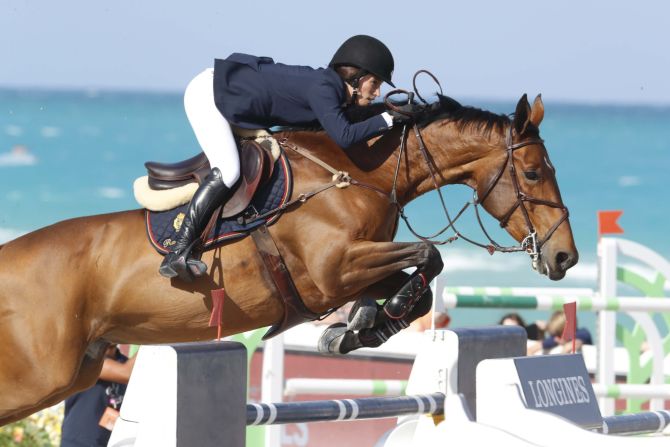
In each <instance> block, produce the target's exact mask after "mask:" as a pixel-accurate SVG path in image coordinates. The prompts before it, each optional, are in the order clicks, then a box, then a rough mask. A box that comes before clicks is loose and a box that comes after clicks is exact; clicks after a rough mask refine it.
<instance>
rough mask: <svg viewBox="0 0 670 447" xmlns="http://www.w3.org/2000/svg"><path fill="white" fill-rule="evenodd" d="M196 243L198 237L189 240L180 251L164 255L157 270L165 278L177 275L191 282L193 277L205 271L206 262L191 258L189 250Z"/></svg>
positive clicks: (191, 249)
mask: <svg viewBox="0 0 670 447" xmlns="http://www.w3.org/2000/svg"><path fill="white" fill-rule="evenodd" d="M197 243H198V239H196V240H194V241H193V242H191V243H190V244H189V245H188V246H187V247H186V249H184V250H182V251H181V252H170V253H168V254H167V255H165V258H164V259H163V262H162V263H161V266H160V268H159V269H158V272H159V273H160V274H161V275H162V276H165V277H166V278H174V277H176V276H178V277H179V278H180V279H181V280H183V281H186V282H193V280H194V279H195V278H198V277H200V276H203V275H204V274H205V273H207V264H205V263H204V262H202V261H201V260H200V259H197V258H191V257H190V255H191V252H192V251H193V248H194V247H195V245H196V244H197Z"/></svg>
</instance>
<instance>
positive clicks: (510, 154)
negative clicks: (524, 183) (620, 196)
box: [391, 123, 569, 263]
mask: <svg viewBox="0 0 670 447" xmlns="http://www.w3.org/2000/svg"><path fill="white" fill-rule="evenodd" d="M413 128H414V135H415V137H416V139H417V142H418V144H419V150H420V151H421V154H422V155H423V158H424V161H425V162H426V166H427V167H428V171H429V172H430V176H431V179H432V180H433V185H434V186H435V189H436V190H437V193H438V196H439V197H440V203H441V205H442V209H443V211H444V214H445V216H446V218H447V222H448V224H447V225H446V226H445V227H444V228H442V229H441V230H440V231H438V232H437V233H435V234H433V235H431V236H422V235H420V234H418V233H417V232H416V231H415V230H414V228H413V227H412V225H411V224H410V222H409V218H408V217H407V216H406V215H405V213H404V208H403V207H401V206H400V205H399V204H398V203H397V201H396V202H395V204H396V206H397V208H398V212H399V213H400V217H402V219H403V220H404V221H405V224H406V225H407V227H408V228H409V230H410V232H411V233H412V234H413V235H414V236H416V237H417V238H419V239H421V240H422V241H424V242H428V243H431V244H434V245H443V244H447V243H450V242H453V241H455V240H456V239H459V238H460V239H463V240H465V241H467V242H469V243H471V244H473V245H476V246H478V247H482V248H485V249H486V250H487V251H488V252H489V254H493V253H494V252H496V251H498V252H502V253H511V252H518V251H525V252H527V253H528V254H529V255H530V256H531V258H532V259H533V263H537V261H538V259H539V257H540V253H541V249H542V246H543V245H544V244H545V243H546V242H547V241H548V240H549V239H550V238H551V236H552V235H553V234H554V232H555V231H556V230H557V229H558V227H559V226H560V225H561V224H562V223H563V222H564V221H565V220H566V219H567V218H568V215H569V212H568V209H567V207H566V206H565V205H563V204H562V203H558V202H552V201H548V200H543V199H538V198H535V197H532V196H529V195H527V194H526V193H524V192H523V191H521V188H520V186H519V179H518V177H517V172H516V167H515V164H514V151H516V150H517V149H521V148H523V147H526V146H530V145H533V144H540V145H542V146H543V147H544V140H542V139H540V138H532V139H528V140H525V141H522V142H519V143H513V135H512V126H510V127H509V132H508V133H507V135H506V138H505V144H506V149H505V150H506V152H507V154H506V157H505V161H504V163H503V164H502V165H501V167H500V169H499V170H498V172H497V173H496V175H495V176H494V177H493V178H492V180H491V181H490V182H489V184H488V186H487V187H486V190H485V192H484V194H483V195H482V196H481V197H478V196H477V190H475V191H474V192H473V200H472V201H471V202H466V203H465V204H464V205H463V207H462V208H461V209H460V211H459V212H458V214H457V215H456V217H455V218H454V219H452V218H451V216H450V214H449V211H448V209H447V206H446V203H445V200H444V196H443V195H442V190H441V188H440V186H439V184H438V182H437V175H436V173H435V170H434V167H433V164H432V163H431V161H430V158H429V156H428V150H427V148H426V145H425V143H424V141H423V137H422V136H421V131H420V129H419V126H418V125H417V124H416V123H414V124H413ZM406 129H407V125H405V128H404V129H403V134H402V140H401V143H400V151H399V154H398V162H397V165H396V177H394V179H393V191H392V192H391V197H393V198H394V199H395V197H396V181H397V172H398V170H399V167H400V160H401V159H402V153H403V152H404V151H406V150H407V149H406V145H407V134H406ZM506 168H507V169H509V171H510V176H511V178H512V184H513V185H514V192H515V194H516V202H515V203H514V204H513V205H512V206H511V207H510V209H509V210H508V211H507V212H506V213H505V214H504V215H503V217H502V218H501V219H500V227H501V228H505V227H506V226H507V224H508V223H509V220H510V218H511V217H512V214H514V212H515V211H516V210H517V208H521V211H522V214H523V217H524V220H525V221H526V226H527V228H528V234H527V236H526V237H525V238H524V239H523V240H522V241H521V243H520V244H519V245H518V246H502V245H500V244H498V243H497V242H496V241H495V240H494V239H493V238H492V237H491V236H490V235H489V233H488V232H487V231H486V227H485V226H484V222H483V221H482V219H481V215H480V213H479V205H482V204H483V203H484V201H485V200H486V199H487V198H488V196H489V195H490V193H491V191H493V189H494V188H495V187H496V185H497V184H498V182H499V181H500V179H501V178H502V176H503V174H504V172H505V169H506ZM526 202H529V203H535V204H538V205H544V206H549V207H551V208H559V209H561V210H562V211H563V213H562V215H561V217H560V218H559V219H558V220H557V221H556V222H555V223H554V224H553V225H552V227H551V228H550V229H549V231H548V232H547V234H546V235H545V236H544V238H542V239H538V236H537V231H536V230H535V227H534V226H533V223H532V222H531V220H530V216H529V215H528V209H527V208H526ZM470 205H473V207H474V209H475V215H476V217H477V222H478V223H479V227H480V228H481V230H482V232H483V233H484V235H485V236H486V238H487V239H488V240H489V243H488V244H485V243H481V242H477V241H475V240H473V239H471V238H469V237H467V236H465V235H463V233H461V232H460V231H458V229H457V228H456V225H455V224H456V221H458V219H459V218H460V217H461V216H462V215H463V213H464V212H465V210H466V209H467V208H468V207H469V206H470ZM450 228H451V229H452V230H453V231H454V236H452V237H449V238H447V239H445V240H442V241H436V240H434V239H435V238H436V237H438V236H440V235H442V234H443V233H444V232H445V231H447V230H448V229H450Z"/></svg>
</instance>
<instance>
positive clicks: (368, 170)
mask: <svg viewBox="0 0 670 447" xmlns="http://www.w3.org/2000/svg"><path fill="white" fill-rule="evenodd" d="M407 132H408V134H409V135H408V137H407V145H406V148H405V149H406V151H405V153H404V154H403V156H402V159H401V161H400V166H399V170H398V176H397V181H396V185H395V188H396V193H397V197H398V200H399V202H400V203H401V204H402V205H404V204H406V203H407V202H410V201H411V200H413V199H415V198H416V197H418V196H420V195H422V194H424V193H426V192H428V191H431V190H433V189H435V186H434V183H433V177H432V175H431V172H430V170H429V168H428V164H427V162H426V159H425V157H424V155H423V153H422V151H421V150H420V147H419V143H418V140H417V137H416V135H415V134H414V131H413V129H412V128H408V129H407ZM421 135H422V138H423V140H424V142H425V146H426V150H427V153H428V157H429V159H431V160H432V162H433V163H434V171H435V174H436V176H435V179H436V181H437V183H438V185H439V186H444V185H447V184H455V183H464V184H467V185H469V186H471V187H474V186H475V182H476V179H474V177H473V176H474V173H475V171H481V169H480V168H481V164H482V162H483V160H484V159H485V158H487V156H488V155H490V152H491V150H497V149H498V148H499V146H500V140H501V138H503V137H502V136H501V135H502V133H500V134H498V133H496V132H492V133H491V135H490V136H488V137H485V136H483V135H482V134H481V133H476V132H470V131H460V130H459V129H458V123H457V122H450V123H446V124H441V125H429V126H427V127H426V128H425V129H423V130H421ZM278 137H279V138H281V137H286V138H288V139H289V141H291V142H293V143H294V144H297V145H298V146H302V147H305V148H307V149H309V151H310V152H312V153H313V154H314V155H316V156H317V157H318V158H319V159H322V160H323V161H325V162H326V163H329V164H330V165H331V166H333V168H335V169H338V170H345V171H346V170H348V171H349V173H350V174H351V175H352V176H353V177H354V178H355V179H356V180H358V181H361V182H364V183H367V184H370V185H374V186H375V187H377V188H378V189H380V190H382V191H387V192H389V193H390V192H391V191H392V190H393V187H394V178H395V172H396V168H397V167H398V166H397V165H398V156H399V154H400V141H401V138H400V137H401V131H400V129H398V128H396V129H393V130H391V131H389V132H386V133H384V134H383V135H382V136H380V137H378V138H375V139H372V140H370V141H368V142H366V143H361V144H358V145H355V146H352V147H350V148H348V149H345V150H344V151H342V149H340V148H339V147H338V146H337V145H336V144H335V143H334V142H333V141H332V140H331V139H330V138H328V137H327V136H326V135H325V133H323V132H308V131H297V132H286V133H283V134H281V135H280V136H278Z"/></svg>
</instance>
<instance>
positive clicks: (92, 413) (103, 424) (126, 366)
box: [61, 345, 135, 447]
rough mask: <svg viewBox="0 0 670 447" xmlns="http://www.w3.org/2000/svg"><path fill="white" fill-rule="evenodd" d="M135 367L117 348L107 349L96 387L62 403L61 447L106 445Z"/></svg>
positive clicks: (132, 358)
mask: <svg viewBox="0 0 670 447" xmlns="http://www.w3.org/2000/svg"><path fill="white" fill-rule="evenodd" d="M134 364H135V357H131V358H130V359H128V358H127V357H126V356H124V355H123V354H121V352H120V351H119V349H118V348H117V346H116V345H113V346H111V347H109V348H108V349H107V352H106V353H105V361H104V363H103V366H102V371H101V372H100V376H99V379H98V381H97V382H96V383H95V385H93V386H92V387H91V388H89V389H87V390H84V391H82V392H80V393H77V394H75V395H73V396H70V397H68V398H67V399H66V400H65V418H64V419H63V425H62V436H61V447H98V446H106V445H107V442H108V441H109V437H110V435H111V427H113V423H114V420H115V419H116V416H118V409H119V408H120V405H121V401H122V400H123V395H124V394H125V391H126V385H127V384H128V380H129V379H130V373H131V372H132V369H133V365H134Z"/></svg>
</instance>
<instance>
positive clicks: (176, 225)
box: [172, 213, 186, 232]
mask: <svg viewBox="0 0 670 447" xmlns="http://www.w3.org/2000/svg"><path fill="white" fill-rule="evenodd" d="M184 217H186V214H184V213H179V214H177V216H176V217H175V218H174V220H173V221H172V227H173V228H174V229H175V231H177V232H179V230H180V229H181V225H182V224H183V223H184Z"/></svg>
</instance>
